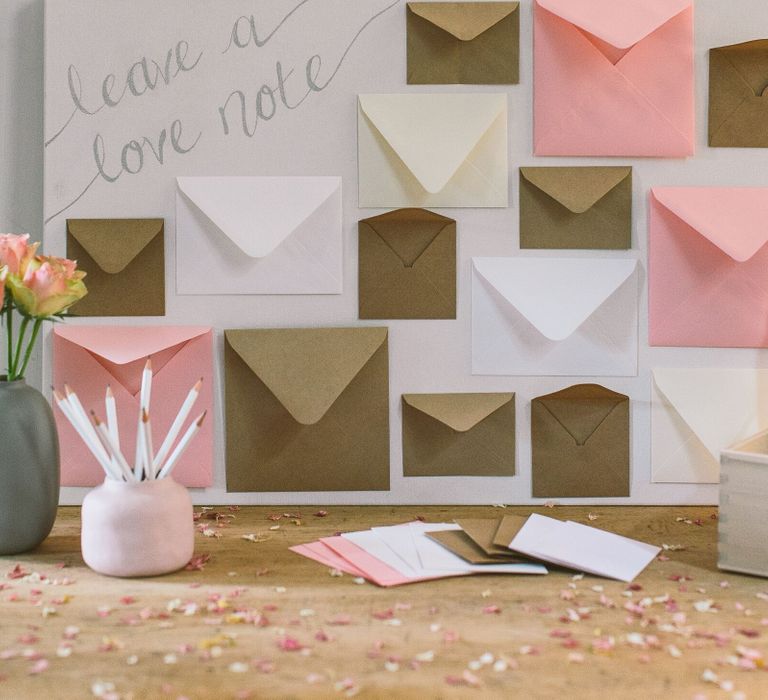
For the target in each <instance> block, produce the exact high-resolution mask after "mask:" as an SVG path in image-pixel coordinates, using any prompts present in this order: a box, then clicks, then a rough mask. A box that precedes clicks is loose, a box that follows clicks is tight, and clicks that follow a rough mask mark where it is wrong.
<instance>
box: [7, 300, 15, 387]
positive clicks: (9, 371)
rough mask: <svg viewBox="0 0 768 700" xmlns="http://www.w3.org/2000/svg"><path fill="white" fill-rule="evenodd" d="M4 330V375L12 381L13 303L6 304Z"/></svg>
mask: <svg viewBox="0 0 768 700" xmlns="http://www.w3.org/2000/svg"><path fill="white" fill-rule="evenodd" d="M5 330H6V334H7V336H8V366H7V367H6V368H5V369H6V375H7V379H8V381H9V382H11V381H13V378H14V377H13V305H12V304H11V303H10V301H9V302H8V304H7V306H6V319H5Z"/></svg>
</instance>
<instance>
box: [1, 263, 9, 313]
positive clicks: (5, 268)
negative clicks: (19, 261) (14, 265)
mask: <svg viewBox="0 0 768 700" xmlns="http://www.w3.org/2000/svg"><path fill="white" fill-rule="evenodd" d="M6 277H8V266H7V265H0V309H2V308H3V302H4V301H5V278H6Z"/></svg>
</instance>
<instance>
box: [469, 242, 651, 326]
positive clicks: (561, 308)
mask: <svg viewBox="0 0 768 700" xmlns="http://www.w3.org/2000/svg"><path fill="white" fill-rule="evenodd" d="M473 264H474V267H475V270H476V271H477V272H478V273H479V274H480V275H481V276H482V277H483V278H484V279H485V280H486V281H487V282H488V284H490V285H491V286H492V287H493V288H494V289H495V290H496V291H497V292H498V293H499V294H500V295H501V296H502V297H503V298H504V299H506V300H507V301H508V302H509V303H510V304H512V305H513V306H514V307H515V308H516V309H517V310H518V311H519V312H520V313H521V314H522V315H523V316H525V318H526V319H527V320H528V321H529V322H530V323H531V325H533V326H534V327H535V328H536V329H537V330H538V331H539V332H540V333H541V334H542V335H543V336H545V337H546V338H549V339H550V340H564V339H565V338H567V337H568V336H570V335H571V334H572V333H574V332H575V331H576V330H577V329H578V328H579V326H581V324H582V323H584V322H585V321H586V320H587V319H588V318H589V317H590V316H591V315H592V314H593V313H594V312H595V311H596V310H597V309H598V308H599V307H600V306H601V305H602V304H603V303H604V302H605V301H606V300H607V299H608V297H610V296H611V295H612V294H613V293H614V292H615V291H616V290H617V289H618V288H619V287H620V286H621V285H622V284H623V283H624V282H626V281H627V279H629V277H630V276H631V275H632V273H633V272H634V270H635V267H636V266H637V261H636V260H632V259H615V258H528V257H520V258H474V259H473Z"/></svg>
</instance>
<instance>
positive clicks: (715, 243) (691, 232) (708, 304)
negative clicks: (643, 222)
mask: <svg viewBox="0 0 768 700" xmlns="http://www.w3.org/2000/svg"><path fill="white" fill-rule="evenodd" d="M650 200H651V202H650V210H651V211H650V232H649V246H648V247H649V250H648V258H649V263H648V267H649V270H648V271H649V285H648V289H649V291H648V296H649V300H648V301H649V322H650V334H649V335H650V344H651V345H656V346H675V347H705V348H709V347H714V348H718V347H720V348H742V347H743V348H765V347H768V275H766V270H768V246H767V245H766V243H768V225H766V222H768V187H654V188H653V189H652V190H651V194H650Z"/></svg>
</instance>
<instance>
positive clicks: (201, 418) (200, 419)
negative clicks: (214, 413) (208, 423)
mask: <svg viewBox="0 0 768 700" xmlns="http://www.w3.org/2000/svg"><path fill="white" fill-rule="evenodd" d="M206 415H208V411H203V415H201V416H200V418H198V419H197V427H198V428H199V427H200V426H201V425H202V424H203V421H204V420H205V417H206Z"/></svg>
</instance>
